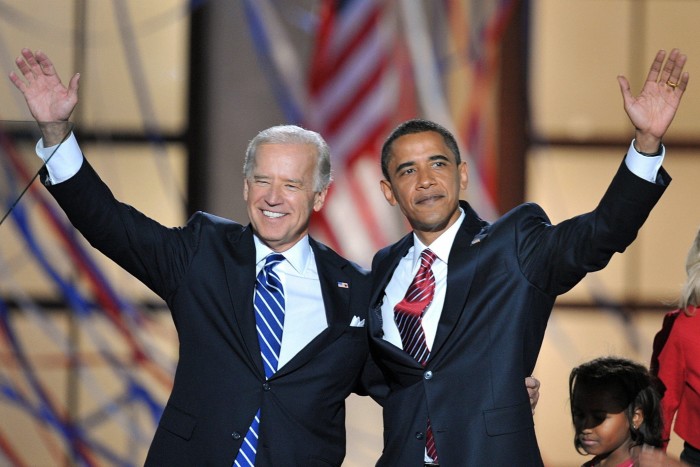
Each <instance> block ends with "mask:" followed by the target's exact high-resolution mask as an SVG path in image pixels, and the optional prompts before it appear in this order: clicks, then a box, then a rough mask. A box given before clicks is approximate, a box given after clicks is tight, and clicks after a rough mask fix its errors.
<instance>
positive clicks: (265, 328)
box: [233, 253, 284, 467]
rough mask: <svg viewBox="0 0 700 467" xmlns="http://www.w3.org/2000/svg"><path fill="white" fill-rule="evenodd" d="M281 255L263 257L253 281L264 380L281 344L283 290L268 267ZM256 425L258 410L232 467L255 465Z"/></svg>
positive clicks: (274, 368)
mask: <svg viewBox="0 0 700 467" xmlns="http://www.w3.org/2000/svg"><path fill="white" fill-rule="evenodd" d="M282 261H284V256H282V255H280V254H278V253H271V254H270V255H268V256H267V258H266V261H265V266H264V267H263V268H262V269H261V270H260V273H258V278H257V281H256V283H255V297H254V299H253V303H254V305H255V323H256V329H257V330H258V342H259V343H260V354H261V356H262V360H263V368H264V369H265V379H269V378H270V377H271V376H272V375H273V374H275V372H276V371H277V363H278V361H279V356H280V347H281V346H282V330H283V329H284V289H283V288H282V281H280V278H279V276H278V275H277V273H276V272H275V271H274V270H273V269H272V268H273V267H275V266H276V265H278V264H279V263H280V262H282ZM259 425H260V409H258V412H257V413H256V414H255V417H254V418H253V421H252V423H251V424H250V428H249V429H248V433H246V435H245V439H244V440H243V444H242V445H241V449H240V450H239V451H238V455H237V456H236V460H235V461H234V462H233V465H234V467H251V466H254V465H255V454H256V452H257V447H258V427H259Z"/></svg>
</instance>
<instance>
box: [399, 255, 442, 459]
mask: <svg viewBox="0 0 700 467" xmlns="http://www.w3.org/2000/svg"><path fill="white" fill-rule="evenodd" d="M435 258H437V256H435V253H433V252H432V251H430V250H429V249H427V248H426V249H425V250H423V253H421V255H420V267H419V268H418V272H417V273H416V277H414V278H413V281H412V282H411V285H409V286H408V290H407V291H406V295H405V296H404V298H403V300H401V301H400V302H399V303H398V304H397V305H396V306H395V307H394V321H396V326H398V328H399V334H401V343H402V344H403V349H404V350H405V351H406V352H407V353H408V354H409V355H411V356H412V357H413V358H415V359H416V361H418V363H420V364H421V365H423V366H425V362H426V361H427V360H428V357H429V356H430V349H428V345H427V344H426V343H425V332H423V324H422V319H423V313H424V312H425V309H426V308H428V305H430V303H431V302H432V301H433V296H434V295H435V276H434V275H433V270H432V269H431V266H432V265H433V261H435ZM425 433H426V435H425V449H426V452H427V453H428V456H430V457H431V458H432V459H433V462H437V460H438V458H437V449H436V447H435V438H434V436H433V430H432V428H431V426H430V420H428V425H427V428H426V432H425Z"/></svg>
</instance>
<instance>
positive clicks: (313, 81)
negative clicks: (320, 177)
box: [305, 0, 411, 265]
mask: <svg viewBox="0 0 700 467" xmlns="http://www.w3.org/2000/svg"><path fill="white" fill-rule="evenodd" d="M395 10H396V3H395V2H387V1H376V0H335V1H325V2H322V5H321V12H320V19H319V23H318V32H317V36H316V40H315V51H314V54H313V57H312V61H311V69H310V76H309V102H310V105H309V107H308V108H307V113H306V115H307V121H306V122H305V126H306V127H308V128H310V129H313V130H315V131H318V132H319V133H321V135H323V136H324V138H325V139H326V141H327V142H328V144H329V146H330V148H331V154H332V166H333V173H334V178H335V180H334V183H333V185H332V186H331V190H330V192H329V194H328V196H327V198H326V206H325V207H324V208H323V209H322V210H321V211H320V213H318V214H317V215H316V216H315V217H314V219H313V223H312V230H313V231H314V235H315V236H316V237H319V238H320V239H321V240H322V241H324V242H325V243H327V244H329V245H330V246H332V247H334V248H335V249H336V250H338V251H339V252H341V253H342V254H344V255H346V256H348V257H349V258H352V259H354V260H356V261H358V262H359V263H361V264H364V265H368V264H369V262H370V260H371V257H372V254H373V253H374V252H375V251H376V250H378V249H379V248H381V247H383V246H386V245H387V244H389V243H391V242H393V241H395V240H396V239H397V238H398V237H399V236H400V235H401V233H402V232H405V231H406V229H405V225H404V223H403V222H404V221H403V220H402V218H401V216H400V213H399V212H398V210H396V209H394V208H392V207H391V206H389V204H388V203H387V202H386V200H385V199H384V197H383V195H382V194H381V191H380V189H379V180H380V179H381V178H382V177H381V169H380V165H379V154H380V150H381V144H382V142H383V140H384V138H386V136H387V135H388V133H389V132H390V131H391V129H392V128H393V126H394V125H395V123H396V122H397V121H398V120H400V119H401V117H402V115H401V113H402V112H401V111H400V109H401V108H402V105H404V107H405V106H406V102H403V103H400V100H399V99H400V98H401V93H402V86H401V84H402V80H401V54H400V53H397V51H400V46H399V42H398V40H397V24H396V21H397V18H396V11H395ZM407 94H408V95H410V94H411V93H410V92H409V93H407ZM409 107H410V102H409ZM410 112H411V110H410V109H409V110H408V111H407V112H406V113H407V114H408V113H410Z"/></svg>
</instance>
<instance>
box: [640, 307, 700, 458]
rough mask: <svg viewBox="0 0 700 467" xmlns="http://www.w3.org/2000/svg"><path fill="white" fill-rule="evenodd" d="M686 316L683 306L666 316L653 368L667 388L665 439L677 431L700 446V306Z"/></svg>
mask: <svg viewBox="0 0 700 467" xmlns="http://www.w3.org/2000/svg"><path fill="white" fill-rule="evenodd" d="M691 309H692V310H697V311H696V315H695V316H686V315H685V313H683V312H682V311H680V310H675V311H672V312H669V313H667V314H666V316H665V317H664V323H663V327H662V328H661V330H660V331H659V332H658V333H657V334H656V337H655V338H654V353H653V355H652V358H651V371H652V373H655V374H656V375H657V376H658V377H659V379H660V380H661V382H662V383H663V385H664V386H665V391H664V393H663V394H662V396H663V397H662V399H661V409H662V414H663V420H664V431H663V439H668V438H669V436H670V434H671V423H672V421H673V417H674V415H675V417H676V421H675V424H674V425H673V431H674V432H675V433H676V434H677V435H678V436H680V437H681V439H683V440H684V441H686V442H687V443H690V444H691V445H693V446H700V310H699V309H696V308H694V307H691Z"/></svg>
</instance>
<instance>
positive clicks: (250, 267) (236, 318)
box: [224, 226, 265, 377]
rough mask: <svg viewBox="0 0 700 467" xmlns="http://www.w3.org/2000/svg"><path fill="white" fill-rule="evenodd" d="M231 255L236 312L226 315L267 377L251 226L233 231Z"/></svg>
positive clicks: (228, 270)
mask: <svg viewBox="0 0 700 467" xmlns="http://www.w3.org/2000/svg"><path fill="white" fill-rule="evenodd" d="M229 241H230V243H231V248H230V251H231V256H230V257H227V258H224V264H225V266H226V281H227V283H228V292H229V299H230V302H231V308H232V309H233V313H227V314H226V319H227V321H228V322H229V323H230V325H231V329H232V331H233V333H234V335H235V336H236V337H237V338H238V339H237V340H240V342H242V343H243V347H244V349H245V352H246V353H247V354H248V357H249V362H250V364H251V365H252V366H253V367H254V368H255V369H256V371H257V373H258V374H259V375H260V376H261V377H264V374H265V373H264V370H263V367H262V359H261V357H260V344H259V343H258V332H257V330H256V328H255V311H254V309H253V293H254V291H255V243H254V242H253V232H252V229H251V228H250V226H248V227H246V228H245V229H243V230H242V231H240V232H235V233H232V234H230V235H229Z"/></svg>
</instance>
